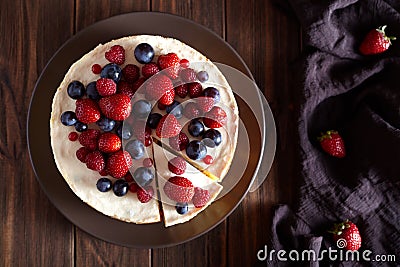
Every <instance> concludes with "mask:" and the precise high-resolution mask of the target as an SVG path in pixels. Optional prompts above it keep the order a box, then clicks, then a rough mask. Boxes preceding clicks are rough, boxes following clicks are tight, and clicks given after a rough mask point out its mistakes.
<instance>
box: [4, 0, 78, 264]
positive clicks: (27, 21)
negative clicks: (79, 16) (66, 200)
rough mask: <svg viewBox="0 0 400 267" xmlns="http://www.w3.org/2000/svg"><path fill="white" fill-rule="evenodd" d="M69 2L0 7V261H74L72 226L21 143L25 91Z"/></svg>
mask: <svg viewBox="0 0 400 267" xmlns="http://www.w3.org/2000/svg"><path fill="white" fill-rule="evenodd" d="M73 7H74V4H73V2H65V1H64V3H61V2H59V1H45V0H39V1H22V0H20V1H11V2H7V4H4V5H2V7H1V9H0V32H1V33H2V36H3V38H2V41H1V49H0V113H1V114H2V115H1V116H0V173H1V174H2V178H3V181H2V182H1V183H0V195H1V197H0V211H1V215H0V224H1V227H0V266H72V265H73V262H74V255H73V249H74V242H73V226H72V224H70V223H69V222H68V221H67V220H65V218H64V217H63V216H62V215H61V214H60V213H59V212H58V211H57V210H56V208H55V207H54V206H53V205H52V204H51V203H50V201H49V200H48V198H47V197H46V196H45V194H44V193H43V191H42V190H41V189H40V186H39V184H38V182H37V181H36V179H35V176H34V174H33V170H32V168H31V164H30V160H29V154H28V151H27V143H26V118H27V112H28V107H29V101H30V96H31V94H32V91H33V88H34V85H35V82H36V80H37V78H38V76H39V74H40V72H41V71H42V69H43V68H44V66H45V64H46V63H47V61H48V60H49V59H50V57H51V56H52V55H53V53H54V52H55V51H56V50H57V49H58V48H59V47H60V46H61V45H62V44H63V43H64V42H65V41H66V40H67V39H68V38H69V37H70V36H71V34H72V30H73V18H72V17H71V16H70V14H73ZM50 25H51V26H50Z"/></svg>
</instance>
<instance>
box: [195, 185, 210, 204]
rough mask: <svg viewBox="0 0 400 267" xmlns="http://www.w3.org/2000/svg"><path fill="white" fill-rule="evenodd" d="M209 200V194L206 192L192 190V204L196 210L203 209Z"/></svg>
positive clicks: (198, 188) (198, 189) (204, 190)
mask: <svg viewBox="0 0 400 267" xmlns="http://www.w3.org/2000/svg"><path fill="white" fill-rule="evenodd" d="M209 200H210V192H208V190H206V189H202V188H200V187H195V188H194V196H193V199H192V202H193V205H194V206H195V207H196V208H202V207H204V206H205V205H206V204H207V202H208V201H209Z"/></svg>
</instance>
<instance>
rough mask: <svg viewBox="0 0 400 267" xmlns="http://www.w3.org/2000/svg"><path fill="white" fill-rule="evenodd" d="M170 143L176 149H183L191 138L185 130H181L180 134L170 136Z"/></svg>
mask: <svg viewBox="0 0 400 267" xmlns="http://www.w3.org/2000/svg"><path fill="white" fill-rule="evenodd" d="M168 143H169V145H170V146H171V147H172V148H173V149H175V150H176V151H182V150H184V149H186V147H187V145H188V144H189V138H188V137H187V135H186V134H185V133H184V132H180V133H179V135H177V136H174V137H171V138H169V140H168Z"/></svg>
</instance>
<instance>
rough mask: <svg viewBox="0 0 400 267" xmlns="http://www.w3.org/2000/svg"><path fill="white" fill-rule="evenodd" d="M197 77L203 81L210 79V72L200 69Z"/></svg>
mask: <svg viewBox="0 0 400 267" xmlns="http://www.w3.org/2000/svg"><path fill="white" fill-rule="evenodd" d="M197 79H198V80H199V81H200V82H202V83H204V82H206V81H208V73H207V71H205V70H202V71H199V72H198V73H197Z"/></svg>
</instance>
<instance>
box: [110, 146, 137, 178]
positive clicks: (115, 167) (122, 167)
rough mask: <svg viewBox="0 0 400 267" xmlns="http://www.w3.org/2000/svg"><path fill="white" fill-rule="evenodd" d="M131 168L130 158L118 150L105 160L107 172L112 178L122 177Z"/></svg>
mask: <svg viewBox="0 0 400 267" xmlns="http://www.w3.org/2000/svg"><path fill="white" fill-rule="evenodd" d="M130 167H132V158H131V156H130V155H129V153H128V152H126V151H122V150H119V151H117V152H115V153H113V154H111V156H110V157H109V158H108V159H107V170H108V172H109V174H110V175H111V176H112V177H114V178H122V177H124V176H125V175H126V174H127V172H128V171H129V168H130Z"/></svg>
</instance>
